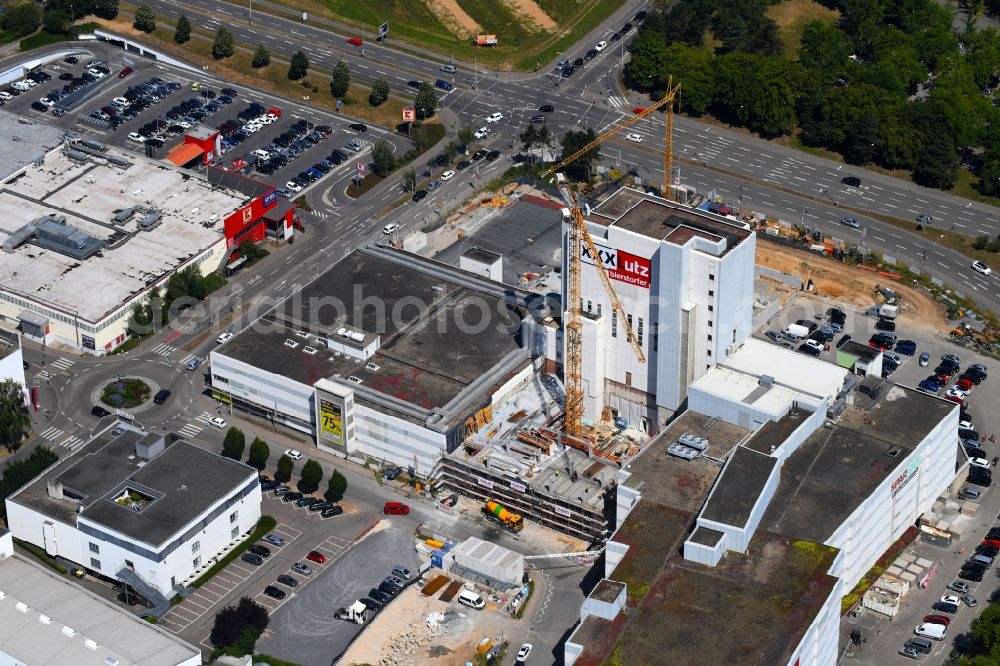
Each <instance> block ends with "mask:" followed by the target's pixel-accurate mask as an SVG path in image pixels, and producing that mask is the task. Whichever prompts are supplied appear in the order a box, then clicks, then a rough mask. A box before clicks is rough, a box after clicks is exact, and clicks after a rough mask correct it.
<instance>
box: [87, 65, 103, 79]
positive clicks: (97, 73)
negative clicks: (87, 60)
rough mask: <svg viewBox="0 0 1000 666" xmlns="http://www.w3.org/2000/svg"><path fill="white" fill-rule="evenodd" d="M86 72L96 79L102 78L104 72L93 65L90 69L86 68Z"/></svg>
mask: <svg viewBox="0 0 1000 666" xmlns="http://www.w3.org/2000/svg"><path fill="white" fill-rule="evenodd" d="M87 73H88V74H90V75H91V76H93V77H94V78H96V79H103V78H104V72H102V71H101V70H99V69H94V68H93V67H91V68H90V69H88V70H87Z"/></svg>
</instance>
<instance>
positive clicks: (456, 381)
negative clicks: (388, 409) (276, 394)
mask: <svg viewBox="0 0 1000 666" xmlns="http://www.w3.org/2000/svg"><path fill="white" fill-rule="evenodd" d="M414 265H416V262H414ZM500 312H505V313H507V314H506V315H504V316H501V315H497V313H500ZM483 313H490V314H491V315H492V318H491V319H489V320H488V323H486V324H485V325H480V324H481V323H483V322H487V320H485V319H483ZM504 317H506V318H504ZM345 325H346V326H349V327H351V328H354V329H358V330H359V331H362V332H364V333H366V334H369V335H371V334H377V335H378V336H379V337H380V338H381V346H380V347H379V350H378V352H376V353H375V354H374V355H373V356H372V357H371V358H370V359H368V361H367V362H365V363H361V362H358V361H357V360H356V359H355V358H352V357H350V356H346V355H344V354H340V353H338V352H335V351H334V350H332V349H330V348H328V347H327V346H326V344H325V342H324V339H325V338H326V337H327V336H329V338H330V339H332V340H333V341H337V339H338V338H337V335H336V330H337V329H338V328H339V327H341V326H345ZM520 326H521V314H520V313H518V312H514V311H512V310H509V309H507V308H506V306H504V305H503V301H502V300H501V299H500V298H498V297H495V296H492V295H490V294H487V293H484V292H480V291H475V290H473V289H471V288H468V287H464V286H460V285H457V284H454V283H452V282H449V281H448V280H447V279H445V278H443V277H440V276H437V275H434V274H433V273H430V272H426V271H421V270H417V269H416V268H414V267H411V266H403V265H401V264H398V263H396V262H392V261H388V260H386V259H383V258H381V257H378V256H374V255H372V254H367V253H365V252H362V251H355V252H353V253H351V255H349V256H348V257H346V258H345V259H343V260H342V261H340V262H338V263H337V264H336V265H334V266H333V267H332V268H331V269H330V270H328V271H327V272H326V273H323V274H321V275H320V276H319V278H318V279H316V280H315V281H314V282H312V283H310V284H309V285H308V286H306V287H305V288H303V289H302V290H301V292H299V293H297V294H295V295H293V296H291V297H289V298H288V299H287V300H286V301H285V302H284V303H282V304H280V305H279V306H278V307H277V308H276V309H275V311H274V312H273V313H271V314H269V315H267V316H265V317H264V318H262V319H261V320H260V321H258V322H255V323H254V324H252V325H251V326H250V327H249V328H247V329H245V330H243V331H242V332H240V333H238V334H237V335H236V337H234V338H232V339H231V340H229V342H227V343H226V344H225V345H224V346H223V347H221V348H220V349H218V350H217V351H215V352H213V353H216V354H222V355H225V356H227V357H229V358H233V359H236V360H239V361H242V362H244V363H247V364H249V365H252V366H254V367H257V368H260V369H261V370H264V371H266V372H271V373H274V374H278V375H282V376H284V377H288V378H289V379H292V380H294V381H298V382H300V383H303V384H307V385H310V386H311V385H312V384H314V383H315V382H316V381H317V380H319V379H323V378H331V377H334V376H338V375H339V376H340V377H343V378H344V379H346V378H347V377H351V376H353V377H357V378H358V379H360V380H361V386H364V387H366V388H368V389H370V390H373V391H376V392H378V393H381V394H384V395H388V396H392V397H394V398H397V399H400V400H403V401H405V402H408V403H410V404H413V405H417V406H418V407H422V408H426V409H432V408H434V407H443V406H444V405H446V404H447V403H448V402H450V401H451V400H452V399H453V398H455V397H456V396H457V395H458V394H460V393H461V392H462V391H463V390H465V389H466V387H468V386H469V385H470V384H471V383H472V382H474V381H475V380H477V379H479V378H480V377H482V376H483V375H484V374H487V373H488V372H489V371H490V370H491V369H492V368H493V367H495V366H496V365H497V364H498V363H499V362H500V361H501V360H502V359H503V358H504V357H506V356H507V355H508V354H510V353H511V352H514V351H517V350H519V349H521V347H520V345H519V344H518V338H519V331H520ZM299 333H302V334H304V336H305V337H302V336H300V335H298V334H299ZM286 340H292V341H294V342H297V343H299V344H298V346H296V347H294V348H293V347H291V346H289V345H286V344H285V341H286ZM307 346H309V347H311V348H312V349H313V350H315V352H306V350H305V348H306V347H307ZM369 363H370V364H374V366H375V367H376V368H377V369H372V368H371V367H370V366H369Z"/></svg>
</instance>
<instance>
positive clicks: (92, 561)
mask: <svg viewBox="0 0 1000 666" xmlns="http://www.w3.org/2000/svg"><path fill="white" fill-rule="evenodd" d="M90 567H91V568H92V569H97V570H98V571H100V569H101V561H100V560H99V559H97V558H96V557H92V558H90Z"/></svg>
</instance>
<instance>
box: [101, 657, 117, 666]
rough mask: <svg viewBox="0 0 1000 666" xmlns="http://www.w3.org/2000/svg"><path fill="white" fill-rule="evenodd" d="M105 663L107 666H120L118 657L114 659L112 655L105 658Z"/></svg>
mask: <svg viewBox="0 0 1000 666" xmlns="http://www.w3.org/2000/svg"><path fill="white" fill-rule="evenodd" d="M104 663H105V664H107V665H108V666H118V657H112V656H111V655H108V656H107V657H105V658H104Z"/></svg>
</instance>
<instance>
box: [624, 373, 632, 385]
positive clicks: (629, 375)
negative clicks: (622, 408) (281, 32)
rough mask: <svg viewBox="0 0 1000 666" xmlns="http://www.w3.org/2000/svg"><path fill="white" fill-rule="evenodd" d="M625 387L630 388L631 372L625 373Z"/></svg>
mask: <svg viewBox="0 0 1000 666" xmlns="http://www.w3.org/2000/svg"><path fill="white" fill-rule="evenodd" d="M625 386H632V373H631V372H626V373H625Z"/></svg>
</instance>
